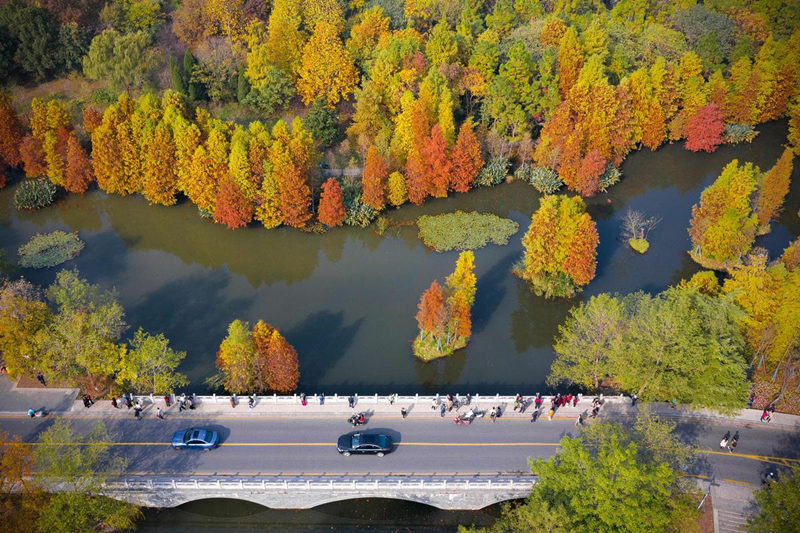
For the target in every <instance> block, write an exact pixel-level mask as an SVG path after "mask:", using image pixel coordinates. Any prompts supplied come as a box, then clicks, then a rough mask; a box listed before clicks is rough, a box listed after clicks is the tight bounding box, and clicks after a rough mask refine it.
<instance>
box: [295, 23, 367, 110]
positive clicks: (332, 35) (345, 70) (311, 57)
mask: <svg viewBox="0 0 800 533" xmlns="http://www.w3.org/2000/svg"><path fill="white" fill-rule="evenodd" d="M298 75H299V77H300V79H299V80H298V81H297V92H298V93H299V94H300V96H301V98H302V99H303V103H304V104H306V105H308V104H309V103H311V102H313V101H314V100H316V99H318V98H322V99H324V100H325V101H326V102H327V103H328V106H330V107H333V106H334V105H336V104H337V103H338V102H339V100H342V99H347V97H348V96H349V95H350V94H352V93H353V89H354V88H355V86H356V85H357V84H358V73H357V72H356V69H355V67H354V66H353V60H352V59H351V58H350V57H349V56H348V54H347V51H346V50H345V48H344V45H343V44H342V41H341V39H340V38H339V35H338V32H337V30H336V27H335V26H334V25H333V24H331V23H330V22H327V21H321V22H319V23H317V25H316V26H315V27H314V33H313V34H312V35H311V38H310V39H309V41H308V43H306V45H305V47H304V48H303V53H302V59H301V62H300V67H299V69H298Z"/></svg>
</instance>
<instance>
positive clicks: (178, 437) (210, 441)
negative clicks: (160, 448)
mask: <svg viewBox="0 0 800 533" xmlns="http://www.w3.org/2000/svg"><path fill="white" fill-rule="evenodd" d="M218 444H219V435H217V432H216V431H211V430H210V429H200V428H190V429H182V430H180V431H176V432H175V434H174V435H172V447H173V448H174V449H176V450H203V451H206V452H207V451H209V450H213V449H214V448H216V447H217V445H218Z"/></svg>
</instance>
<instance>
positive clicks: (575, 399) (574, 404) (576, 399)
mask: <svg viewBox="0 0 800 533" xmlns="http://www.w3.org/2000/svg"><path fill="white" fill-rule="evenodd" d="M581 396H583V395H582V394H577V395H575V396H573V397H572V407H577V405H578V401H580V399H581Z"/></svg>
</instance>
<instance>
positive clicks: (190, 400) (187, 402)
mask: <svg viewBox="0 0 800 533" xmlns="http://www.w3.org/2000/svg"><path fill="white" fill-rule="evenodd" d="M186 404H187V405H188V406H189V409H194V400H193V399H191V398H186Z"/></svg>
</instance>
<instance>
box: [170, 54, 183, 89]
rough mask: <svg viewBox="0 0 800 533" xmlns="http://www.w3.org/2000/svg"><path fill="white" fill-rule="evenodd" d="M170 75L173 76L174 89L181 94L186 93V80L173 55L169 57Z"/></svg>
mask: <svg viewBox="0 0 800 533" xmlns="http://www.w3.org/2000/svg"><path fill="white" fill-rule="evenodd" d="M169 75H170V77H171V78H172V89H173V90H175V91H177V92H179V93H181V94H186V82H185V81H184V80H183V74H181V71H180V70H179V69H178V65H177V64H176V63H175V60H174V59H173V58H172V57H170V58H169Z"/></svg>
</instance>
